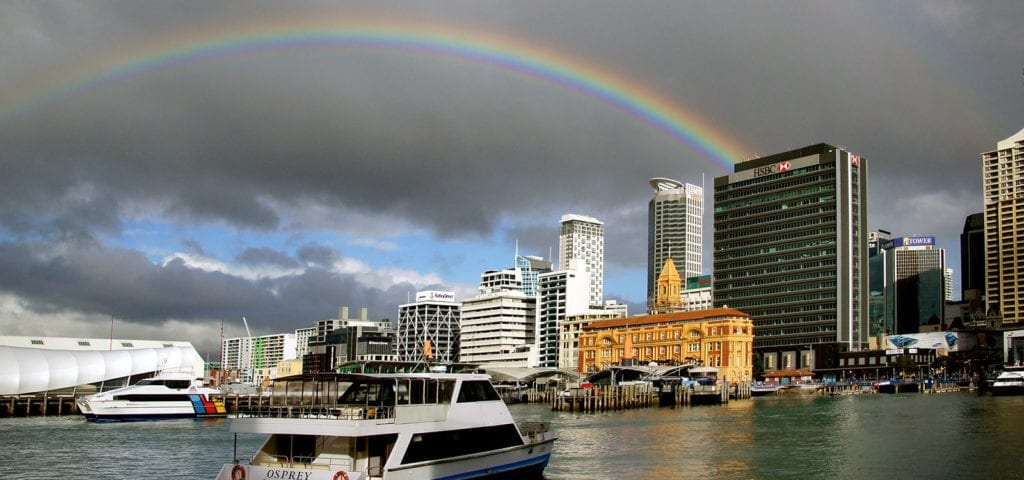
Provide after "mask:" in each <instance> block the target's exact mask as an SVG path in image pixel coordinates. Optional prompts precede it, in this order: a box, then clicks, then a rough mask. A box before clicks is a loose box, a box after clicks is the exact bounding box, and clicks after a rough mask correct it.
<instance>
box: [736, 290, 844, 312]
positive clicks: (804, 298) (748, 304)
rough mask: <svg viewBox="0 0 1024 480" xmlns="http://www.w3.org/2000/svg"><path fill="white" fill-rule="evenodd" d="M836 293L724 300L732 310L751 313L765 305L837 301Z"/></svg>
mask: <svg viewBox="0 0 1024 480" xmlns="http://www.w3.org/2000/svg"><path fill="white" fill-rule="evenodd" d="M835 298H836V293H835V291H834V289H833V291H832V292H828V291H825V292H820V293H810V294H805V295H792V296H787V297H785V298H781V297H775V298H758V299H754V300H748V301H743V300H735V299H724V300H727V301H728V302H729V306H730V307H732V308H738V309H740V310H744V311H746V310H749V311H750V313H753V312H755V311H757V309H758V307H761V306H764V305H778V304H784V303H796V302H821V301H835Z"/></svg>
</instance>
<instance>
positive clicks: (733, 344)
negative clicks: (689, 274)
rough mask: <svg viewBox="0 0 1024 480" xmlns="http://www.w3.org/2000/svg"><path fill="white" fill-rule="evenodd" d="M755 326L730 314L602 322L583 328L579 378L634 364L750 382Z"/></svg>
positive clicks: (726, 311)
mask: <svg viewBox="0 0 1024 480" xmlns="http://www.w3.org/2000/svg"><path fill="white" fill-rule="evenodd" d="M753 342H754V324H753V321H752V320H751V319H750V316H749V315H747V314H746V313H743V312H740V311H739V310H735V309H731V308H715V309H711V310H701V311H695V312H672V313H661V314H655V315H642V316H634V317H626V318H616V319H611V320H602V321H597V322H594V323H591V324H590V325H587V326H585V327H583V329H582V331H581V332H580V339H579V364H578V365H579V369H578V370H579V372H580V373H584V374H589V373H595V372H598V371H600V370H602V369H605V368H607V367H610V366H613V365H622V364H626V363H629V362H631V361H636V362H638V363H640V364H642V365H645V364H649V363H651V362H656V363H658V364H664V365H682V364H687V363H698V364H700V365H702V366H706V367H715V368H717V369H718V377H719V378H725V379H726V380H727V381H730V382H749V381H752V380H753Z"/></svg>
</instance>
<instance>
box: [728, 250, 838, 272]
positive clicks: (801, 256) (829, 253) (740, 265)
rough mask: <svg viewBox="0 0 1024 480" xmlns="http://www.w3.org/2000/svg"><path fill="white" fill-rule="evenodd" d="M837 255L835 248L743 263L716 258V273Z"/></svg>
mask: <svg viewBox="0 0 1024 480" xmlns="http://www.w3.org/2000/svg"><path fill="white" fill-rule="evenodd" d="M835 254H836V249H834V248H826V249H823V250H812V251H807V252H795V253H791V254H788V255H770V256H763V257H753V258H748V259H746V260H743V261H738V262H728V263H726V262H721V263H720V262H719V261H718V259H717V258H716V259H715V271H716V272H718V271H724V270H731V269H736V268H746V267H753V266H757V265H765V264H770V263H782V262H790V261H801V260H804V259H808V258H814V257H828V256H834V255H835Z"/></svg>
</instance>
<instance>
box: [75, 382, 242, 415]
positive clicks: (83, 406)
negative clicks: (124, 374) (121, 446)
mask: <svg viewBox="0 0 1024 480" xmlns="http://www.w3.org/2000/svg"><path fill="white" fill-rule="evenodd" d="M220 393H221V392H220V390H217V389H215V388H208V387H204V386H203V384H202V382H201V381H200V380H197V379H193V378H192V377H191V375H187V374H177V373H164V374H160V375H157V376H155V377H152V378H147V379H145V380H142V381H140V382H139V383H136V384H134V385H129V386H127V387H122V388H117V389H114V390H109V391H106V392H100V393H96V394H92V395H89V396H85V397H82V398H79V399H77V400H76V401H75V403H77V404H78V410H79V411H80V412H82V415H84V416H85V418H86V419H87V420H92V421H118V420H120V421H137V420H163V419H168V418H206V417H226V416H227V410H225V409H224V403H223V402H220V401H214V400H213V395H219V394H220Z"/></svg>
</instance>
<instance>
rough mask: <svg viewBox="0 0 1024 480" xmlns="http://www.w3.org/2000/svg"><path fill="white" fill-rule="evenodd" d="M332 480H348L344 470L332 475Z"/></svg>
mask: <svg viewBox="0 0 1024 480" xmlns="http://www.w3.org/2000/svg"><path fill="white" fill-rule="evenodd" d="M334 480H348V474H347V473H345V471H344V470H342V471H340V472H338V473H335V474H334Z"/></svg>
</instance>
